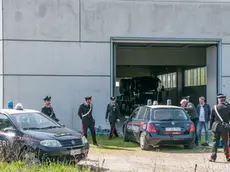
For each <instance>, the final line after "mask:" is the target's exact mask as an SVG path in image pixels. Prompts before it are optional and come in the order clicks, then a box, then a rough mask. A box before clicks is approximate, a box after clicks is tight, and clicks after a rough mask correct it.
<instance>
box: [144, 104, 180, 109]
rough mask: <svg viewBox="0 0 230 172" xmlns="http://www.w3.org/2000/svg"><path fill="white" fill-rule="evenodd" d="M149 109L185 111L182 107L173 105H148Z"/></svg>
mask: <svg viewBox="0 0 230 172" xmlns="http://www.w3.org/2000/svg"><path fill="white" fill-rule="evenodd" d="M147 107H150V108H152V109H158V108H174V109H183V108H182V107H180V106H172V105H147Z"/></svg>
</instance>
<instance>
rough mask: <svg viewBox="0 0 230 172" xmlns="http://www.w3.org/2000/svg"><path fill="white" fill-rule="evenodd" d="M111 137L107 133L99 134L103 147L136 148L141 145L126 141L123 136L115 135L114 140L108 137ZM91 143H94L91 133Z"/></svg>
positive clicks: (89, 138)
mask: <svg viewBox="0 0 230 172" xmlns="http://www.w3.org/2000/svg"><path fill="white" fill-rule="evenodd" d="M108 138H109V137H108V136H106V135H97V142H98V144H99V145H101V146H103V147H111V148H114V149H115V148H136V147H139V145H138V144H137V143H133V142H124V140H123V137H121V136H120V137H118V138H116V137H113V139H112V140H109V139H108ZM88 141H89V143H91V144H92V137H91V135H89V136H88Z"/></svg>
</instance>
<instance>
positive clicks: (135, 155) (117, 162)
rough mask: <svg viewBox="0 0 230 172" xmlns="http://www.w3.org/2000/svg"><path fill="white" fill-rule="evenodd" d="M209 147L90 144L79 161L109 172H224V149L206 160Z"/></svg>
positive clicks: (228, 165)
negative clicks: (85, 156) (146, 147)
mask: <svg viewBox="0 0 230 172" xmlns="http://www.w3.org/2000/svg"><path fill="white" fill-rule="evenodd" d="M209 157H210V149H209V150H204V149H195V150H184V149H183V148H180V147H177V148H174V147H169V148H157V149H156V150H151V151H142V150H140V149H139V148H132V149H131V148H130V149H122V150H117V149H114V150H113V149H108V148H107V149H104V148H100V147H99V148H91V151H90V153H89V157H88V159H87V160H86V161H82V162H81V164H88V165H92V166H95V167H101V168H100V169H99V170H98V171H112V172H118V171H119V172H130V171H132V172H171V171H174V172H194V171H197V172H209V171H211V172H216V171H217V172H222V171H224V172H227V171H230V163H227V162H226V161H225V158H224V155H223V152H222V150H221V152H220V153H219V154H218V159H217V162H215V163H211V162H209V161H208V159H209Z"/></svg>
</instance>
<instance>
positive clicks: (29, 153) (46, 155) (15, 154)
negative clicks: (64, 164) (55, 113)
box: [0, 109, 89, 163]
mask: <svg viewBox="0 0 230 172" xmlns="http://www.w3.org/2000/svg"><path fill="white" fill-rule="evenodd" d="M0 149H1V154H2V155H3V156H4V158H5V159H6V160H7V161H8V160H9V159H10V160H12V159H15V160H22V161H26V162H28V161H39V162H41V160H44V159H49V160H60V161H64V160H67V161H68V162H69V161H75V162H76V161H77V162H79V161H80V160H82V159H84V158H86V157H87V155H88V152H89V144H88V141H87V139H86V138H85V137H84V136H82V135H81V134H80V133H77V132H75V131H73V130H71V129H68V128H66V127H65V126H63V125H60V124H59V123H57V122H55V121H54V120H52V119H51V118H49V117H48V116H46V115H44V114H42V113H41V112H38V111H35V110H26V109H19V110H16V109H2V110H0ZM9 157H10V158H9ZM28 163H29V162H28Z"/></svg>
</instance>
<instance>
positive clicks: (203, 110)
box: [197, 97, 211, 146]
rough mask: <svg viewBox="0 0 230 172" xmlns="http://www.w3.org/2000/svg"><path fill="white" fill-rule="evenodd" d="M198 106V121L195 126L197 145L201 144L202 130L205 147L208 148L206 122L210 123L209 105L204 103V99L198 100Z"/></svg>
mask: <svg viewBox="0 0 230 172" xmlns="http://www.w3.org/2000/svg"><path fill="white" fill-rule="evenodd" d="M199 102H200V104H198V105H197V113H198V117H199V121H198V124H197V137H198V145H200V142H201V131H202V129H203V128H204V130H205V141H206V144H207V146H209V136H208V122H209V121H210V115H211V108H210V106H209V104H207V103H205V98H204V97H200V98H199Z"/></svg>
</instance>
